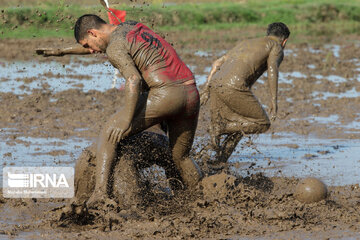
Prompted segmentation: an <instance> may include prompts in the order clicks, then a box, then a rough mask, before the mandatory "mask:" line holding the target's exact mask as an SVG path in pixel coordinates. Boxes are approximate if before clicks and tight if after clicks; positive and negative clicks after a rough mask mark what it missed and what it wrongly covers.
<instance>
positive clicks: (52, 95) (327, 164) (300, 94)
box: [0, 45, 360, 239]
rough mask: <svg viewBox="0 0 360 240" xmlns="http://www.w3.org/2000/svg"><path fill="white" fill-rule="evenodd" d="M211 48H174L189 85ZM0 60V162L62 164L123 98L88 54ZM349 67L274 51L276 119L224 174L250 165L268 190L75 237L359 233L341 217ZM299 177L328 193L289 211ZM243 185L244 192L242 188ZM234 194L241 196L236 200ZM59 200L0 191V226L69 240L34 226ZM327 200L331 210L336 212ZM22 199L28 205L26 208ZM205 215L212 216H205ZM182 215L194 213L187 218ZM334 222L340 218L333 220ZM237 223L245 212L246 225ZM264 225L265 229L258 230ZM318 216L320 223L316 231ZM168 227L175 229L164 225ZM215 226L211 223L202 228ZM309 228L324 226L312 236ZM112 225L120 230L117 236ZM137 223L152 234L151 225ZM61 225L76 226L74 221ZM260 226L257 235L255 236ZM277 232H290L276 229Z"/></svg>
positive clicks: (329, 49)
mask: <svg viewBox="0 0 360 240" xmlns="http://www.w3.org/2000/svg"><path fill="white" fill-rule="evenodd" d="M223 53H224V52H223V51H214V52H211V51H208V52H206V51H204V52H201V51H197V52H196V51H195V52H194V51H193V54H191V55H189V56H188V57H187V54H184V55H185V58H184V61H185V62H188V63H189V65H190V66H191V68H192V70H193V71H194V72H195V75H196V79H197V83H198V85H199V87H200V88H201V84H202V83H203V82H204V81H205V80H206V76H207V73H208V72H209V71H210V66H211V62H212V61H213V60H214V59H216V58H218V57H219V56H221V54H223ZM0 62H1V63H0V99H1V104H2V106H1V114H0V129H1V131H0V140H1V143H0V156H1V158H0V164H1V166H23V165H26V166H63V165H65V166H74V164H75V161H76V159H77V157H78V156H79V154H80V153H81V151H82V149H83V148H84V147H86V146H88V145H89V144H90V143H91V142H93V141H95V139H96V137H97V135H98V132H99V130H100V128H101V126H102V125H103V123H104V122H105V121H106V119H107V117H108V116H109V115H111V114H112V113H114V111H116V110H117V109H118V108H119V106H121V105H122V104H123V103H124V102H123V94H122V91H118V90H114V89H112V87H113V79H114V69H113V68H112V67H111V66H110V65H108V64H107V63H106V60H105V59H103V58H100V57H97V58H96V59H95V60H94V59H93V58H71V60H70V61H69V62H66V63H60V62H57V61H40V62H35V61H34V62H24V61H23V62H18V61H15V62H8V61H5V60H1V61H0ZM339 62H340V63H341V64H339ZM104 63H105V64H104ZM359 66H360V61H359V60H358V52H357V48H356V47H355V46H352V47H347V46H341V45H326V46H324V47H314V46H312V47H309V46H306V47H298V48H297V47H296V48H295V47H294V48H291V49H287V50H286V52H285V59H284V62H283V64H282V67H281V69H280V71H281V74H280V79H279V116H278V119H277V120H276V121H275V122H274V123H273V126H272V128H271V129H270V130H269V131H268V132H267V133H266V134H262V135H259V136H252V137H251V138H248V137H245V138H244V139H243V140H242V141H241V142H240V144H239V146H238V148H237V149H236V152H235V153H234V154H233V156H232V157H231V159H230V162H231V171H232V172H233V173H234V175H237V176H239V177H240V179H246V177H248V176H252V174H256V173H263V174H264V175H265V176H267V177H275V178H271V181H272V182H273V184H274V189H273V190H272V191H271V192H270V193H263V192H258V190H256V191H255V190H253V189H250V190H249V189H248V188H247V187H244V186H243V185H241V184H240V185H239V186H242V187H244V189H245V190H244V189H243V190H241V191H244V192H242V193H241V194H240V195H236V194H235V193H232V194H235V195H231V197H228V196H227V198H224V199H232V200H231V201H232V202H229V201H228V200H222V201H225V202H226V201H227V205H226V207H225V206H223V205H216V204H215V203H213V202H212V201H210V200H206V201H210V205H207V204H209V202H208V203H206V202H202V200H201V201H199V202H197V203H196V204H197V205H196V204H195V205H196V206H193V208H192V209H190V210H187V211H186V214H184V215H182V214H179V213H173V214H174V215H171V214H170V215H166V217H164V218H163V217H158V218H155V220H154V219H153V218H150V217H149V219H153V220H146V221H145V220H137V221H135V220H133V221H129V222H122V223H121V224H123V225H122V227H119V228H120V231H121V232H122V233H124V235H121V234H120V235H116V234H115V232H114V231H113V232H108V233H102V232H101V233H100V232H98V230H97V229H100V228H102V226H100V225H95V226H94V227H93V228H94V229H95V230H91V231H89V233H84V232H83V233H82V234H83V237H86V236H87V237H91V236H92V237H94V236H104V237H105V236H106V237H108V236H113V237H117V238H119V237H121V236H133V237H136V236H137V237H139V236H145V237H146V236H147V237H148V238H154V236H155V237H157V235H156V234H155V232H157V234H160V235H158V236H160V237H163V238H171V237H175V236H178V235H179V234H181V236H184V237H186V236H187V237H194V236H195V237H203V238H208V237H218V238H226V237H227V236H229V235H228V234H230V235H231V236H233V237H234V238H239V236H247V237H246V238H247V239H248V238H254V239H256V238H258V237H259V236H265V237H267V238H268V239H271V238H272V237H276V236H284V237H286V236H296V234H297V232H299V233H301V234H304V236H309V238H314V239H317V238H323V237H332V236H337V237H339V236H343V237H345V238H346V237H347V236H350V237H354V236H357V233H356V231H358V230H359V229H358V228H356V227H353V226H354V224H352V223H353V222H354V221H355V220H358V219H359V218H358V216H357V215H355V213H354V212H351V211H353V207H354V206H355V207H356V206H358V204H359V203H360V194H359V192H358V191H359V190H358V185H356V184H358V183H359V182H360V176H359V175H360V174H359V173H360V157H359V156H360V141H359V139H360V114H359V104H360V93H359V92H360V77H359V75H360V71H359V70H358V68H359ZM115 78H116V83H115V86H116V88H120V87H121V85H122V83H123V79H122V78H121V77H115ZM254 93H255V95H256V96H257V97H258V98H259V100H260V101H261V102H262V103H263V104H264V105H265V108H266V104H267V103H268V102H269V101H268V90H267V78H266V76H263V77H262V78H261V79H260V80H259V81H258V82H257V83H256V84H255V85H254ZM207 110H208V108H207V106H205V107H204V108H203V109H202V114H201V116H200V121H199V130H198V132H197V142H199V143H201V144H203V142H204V139H207V137H208V136H207V133H206V129H207V127H208V123H209V119H208V115H207ZM196 150H197V148H195V151H196ZM200 161H201V160H200ZM0 174H2V171H0ZM307 176H315V177H318V178H320V179H322V180H323V181H324V182H325V183H326V184H328V185H329V186H332V187H331V189H330V192H331V198H330V200H329V202H326V203H320V204H317V205H314V206H310V207H308V208H305V210H299V209H302V208H301V206H298V205H297V203H296V202H294V200H293V198H292V197H291V196H290V195H291V194H290V195H289V192H290V193H291V189H292V186H293V184H294V182H292V181H293V180H288V179H287V178H285V177H296V178H302V177H307ZM0 177H1V176H0ZM0 181H2V180H0ZM267 181H268V180H267ZM254 182H257V181H255V180H254ZM349 184H352V185H349ZM279 189H280V190H279ZM281 189H283V190H281ZM351 189H353V190H351ZM354 189H355V190H354ZM285 190H286V191H287V192H286V191H285ZM248 191H250V192H251V194H253V195H246V194H247V192H248ZM284 191H285V193H284ZM267 194H268V195H267ZM215 195H216V194H215ZM258 196H261V197H260V199H258ZM243 198H244V199H247V200H246V201H245V200H244V201H242V200H239V199H243ZM234 201H235V203H234ZM236 201H238V202H236ZM220 202H221V201H220ZM245 202H247V203H248V204H250V205H251V207H250V209H256V208H258V210H259V212H251V211H250V209H249V208H248V207H243V206H242V204H243V203H245ZM274 203H276V204H274ZM59 204H61V201H60V203H58V202H51V201H50V202H42V203H41V202H37V203H33V202H31V201H30V202H25V203H22V202H16V201H15V202H12V201H9V202H5V203H4V204H3V205H2V199H1V198H0V209H1V211H0V230H6V231H7V232H1V231H0V234H12V233H14V234H17V237H19V238H24V239H26V238H31V237H32V238H36V236H38V235H39V234H40V233H41V234H44V235H43V236H47V237H51V236H52V234H54V236H55V238H56V236H57V237H60V236H61V237H64V236H67V237H68V238H73V237H74V234H73V233H70V232H69V231H70V230H69V231H66V233H65V232H63V231H62V230H61V228H58V227H57V226H55V225H53V226H52V227H49V226H48V225H46V224H48V222H47V221H45V225H44V224H42V225H41V224H40V223H39V222H44V221H43V220H44V219H46V217H44V213H47V214H49V213H48V212H46V211H45V210H44V209H47V210H50V209H51V208H53V207H54V206H57V205H59ZM336 204H338V205H336ZM215 205H216V206H215ZM191 206H192V205H191ZM256 206H257V207H256ZM334 206H337V208H336V210H334V209H335V207H334ZM30 207H33V208H34V209H35V210H36V211H30V210H29V209H30ZM230 208H234V209H237V210H236V211H233V210H231V209H230ZM5 209H10V210H11V211H10V212H9V211H5ZM229 209H230V210H231V211H230V210H229ZM280 209H282V210H280ZM349 209H350V210H351V211H350V210H349ZM42 211H43V212H44V213H43V215H42V214H41V212H42ZM207 211H209V212H212V213H218V214H213V216H210V217H209V216H208V213H206V212H207ZM261 211H262V213H261ZM298 211H300V212H298ZM306 211H307V213H306ZM349 211H350V212H349ZM234 212H236V213H239V212H241V213H242V214H243V215H241V216H240V215H239V216H238V215H236V214H235V213H234ZM284 212H285V213H284ZM191 214H193V215H194V216H198V217H194V218H189V217H188V215H191ZM234 214H235V215H234ZM274 214H275V215H276V216H275V215H274ZM284 214H285V215H286V216H285V215H284ZM287 214H290V215H291V214H293V215H291V216H293V217H287V216H288V215H287ZM307 214H308V215H307ZM290 215H289V216H290ZM24 216H25V219H35V218H36V219H37V220H39V219H40V220H39V222H35V221H34V224H33V225H31V224H30V225H29V224H28V223H26V222H25V221H23V220H21V219H22V218H23V217H24ZM34 216H36V217H34ZM49 216H52V215H51V214H49ZM224 216H226V218H225V217H224ZM294 216H295V217H294ZM309 216H310V218H309ZM339 216H341V217H339ZM338 218H341V219H340V220H339V222H338V221H337V220H336V219H338ZM245 219H252V220H251V224H250V223H249V222H247V220H245ZM334 219H335V220H334ZM269 221H270V222H271V223H270V225H269V226H268V227H267V228H263V227H262V226H263V225H267V224H268V223H267V222H269ZM174 222H175V225H174ZM340 222H341V223H340ZM38 224H39V225H41V228H40V230H39V229H38ZM132 224H140V225H141V226H142V230H139V229H134V228H133V227H131V226H132ZM204 224H206V226H205V225H204ZM319 224H320V227H318V228H316V226H317V225H319ZM17 225H22V226H25V227H26V226H27V227H28V228H25V227H24V229H28V230H24V229H21V228H19V227H16V226H17ZM173 225H174V226H178V227H177V228H172V227H171V226H173ZM220 225H221V226H223V227H214V226H220ZM156 226H157V227H156ZM162 226H164V227H162ZM196 226H202V227H204V229H207V230H208V231H207V232H206V231H205V230H204V231H203V230H201V229H202V228H199V229H197V228H196ZM211 226H213V227H211ZM249 226H253V227H249ZM333 226H337V227H338V230H334V229H335V228H333ZM319 228H321V229H322V231H325V232H326V234H324V233H321V234H315V233H314V231H315V232H316V231H318V230H319ZM124 229H129V230H128V231H125V232H124ZM149 229H157V230H156V231H155V230H154V231H155V232H154V231H153V232H151V231H150V230H149ZM231 229H232V230H231ZM234 229H238V230H234ZM316 229H317V230H316ZM330 229H331V231H330ZM83 230H84V229H83ZM88 230H89V229H88ZM27 231H28V232H27ZM73 231H76V232H79V231H82V230H79V229H77V228H76V227H75V230H74V229H73ZM354 231H355V233H354ZM149 232H151V233H149ZM264 232H268V234H267V235H263V234H264ZM271 232H275V233H276V234H274V233H271ZM280 232H286V233H287V234H290V235H287V234H283V235H281V234H280ZM153 233H154V235H153ZM327 233H329V234H327ZM107 234H108V235H107ZM117 234H118V233H117ZM244 234H245V235H244ZM1 236H2V235H0V238H1ZM54 236H53V237H54ZM78 237H79V236H78Z"/></svg>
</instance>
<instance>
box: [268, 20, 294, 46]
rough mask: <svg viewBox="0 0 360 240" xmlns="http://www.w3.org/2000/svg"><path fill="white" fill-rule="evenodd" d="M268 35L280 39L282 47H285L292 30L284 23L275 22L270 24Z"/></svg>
mask: <svg viewBox="0 0 360 240" xmlns="http://www.w3.org/2000/svg"><path fill="white" fill-rule="evenodd" d="M267 35H268V36H275V37H278V38H279V39H280V41H281V42H282V44H281V45H282V46H283V47H285V45H286V42H287V39H288V38H289V36H290V30H289V28H288V27H287V26H286V25H285V24H284V23H282V22H274V23H271V24H269V26H268V28H267Z"/></svg>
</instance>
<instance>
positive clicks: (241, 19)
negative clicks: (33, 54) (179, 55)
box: [0, 0, 360, 38]
mask: <svg viewBox="0 0 360 240" xmlns="http://www.w3.org/2000/svg"><path fill="white" fill-rule="evenodd" d="M153 2H159V4H147V5H141V6H140V5H139V6H128V5H124V4H118V5H114V6H113V7H114V8H117V9H123V10H126V11H127V14H128V15H127V19H133V20H137V21H141V22H144V23H145V24H147V25H149V26H152V27H154V28H156V29H157V30H160V31H183V30H211V29H228V28H246V27H249V26H251V27H254V26H255V27H256V26H259V27H261V28H264V27H266V25H267V24H269V23H271V22H275V21H282V22H284V23H286V24H288V25H289V26H290V27H291V29H292V32H293V33H295V35H296V34H303V35H309V36H319V35H327V36H329V37H331V36H333V35H335V34H352V33H357V32H358V31H359V30H360V1H356V0H349V1H337V0H318V1H311V0H267V1H260V0H252V1H249V2H248V3H236V2H209V3H197V4H196V3H183V4H175V5H170V4H169V5H165V6H164V5H163V4H161V3H160V2H161V1H153ZM85 13H94V14H98V15H100V16H102V17H103V18H105V19H106V18H107V17H106V12H105V10H104V9H103V8H102V7H101V5H100V4H99V5H93V6H86V7H85V6H84V5H83V6H80V5H67V4H66V3H65V2H63V1H62V2H60V3H59V4H57V5H55V6H54V4H53V3H51V2H45V3H42V4H41V5H37V6H36V7H12V8H5V9H2V10H1V16H0V23H1V26H0V37H6V38H31V37H45V36H49V37H51V36H63V37H70V36H72V35H73V31H72V27H73V25H74V23H75V21H76V19H77V17H79V16H81V15H82V14H85ZM293 36H294V35H293Z"/></svg>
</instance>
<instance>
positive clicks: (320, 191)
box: [294, 177, 327, 203]
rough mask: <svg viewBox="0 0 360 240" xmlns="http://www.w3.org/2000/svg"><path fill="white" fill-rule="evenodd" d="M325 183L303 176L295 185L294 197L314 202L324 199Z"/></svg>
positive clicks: (304, 201)
mask: <svg viewBox="0 0 360 240" xmlns="http://www.w3.org/2000/svg"><path fill="white" fill-rule="evenodd" d="M326 196H327V187H326V185H325V184H324V183H323V182H322V181H320V180H319V179H317V178H313V177H310V178H305V179H303V180H301V181H300V182H299V183H298V185H297V186H296V189H295V193H294V197H295V198H296V199H297V200H298V201H300V202H303V203H314V202H318V201H321V200H323V199H325V198H326Z"/></svg>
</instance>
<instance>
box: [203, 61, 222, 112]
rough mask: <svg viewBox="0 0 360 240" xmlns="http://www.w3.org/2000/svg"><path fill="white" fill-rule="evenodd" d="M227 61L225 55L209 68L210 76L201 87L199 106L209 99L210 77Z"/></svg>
mask: <svg viewBox="0 0 360 240" xmlns="http://www.w3.org/2000/svg"><path fill="white" fill-rule="evenodd" d="M226 59H227V55H224V56H222V57H221V58H219V59H217V60H216V61H215V62H214V63H213V65H212V68H211V71H210V74H209V76H208V78H207V80H206V83H205V85H204V87H203V90H202V91H201V94H200V104H201V105H204V104H205V103H206V102H207V101H208V99H209V93H210V82H211V79H212V77H213V76H214V74H215V73H216V72H217V71H218V70H219V69H220V67H221V65H223V63H224V62H225V60H226Z"/></svg>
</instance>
